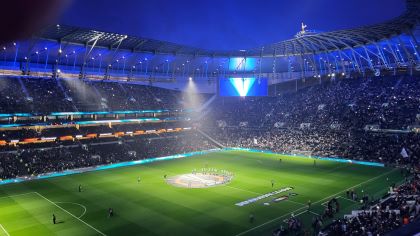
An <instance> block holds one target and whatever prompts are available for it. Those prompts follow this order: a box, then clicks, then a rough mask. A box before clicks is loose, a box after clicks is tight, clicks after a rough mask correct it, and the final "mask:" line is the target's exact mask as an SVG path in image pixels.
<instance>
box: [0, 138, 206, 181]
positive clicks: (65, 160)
mask: <svg viewBox="0 0 420 236" xmlns="http://www.w3.org/2000/svg"><path fill="white" fill-rule="evenodd" d="M27 147H28V146H27ZM30 147H31V148H24V146H23V147H22V148H19V149H18V150H16V151H12V152H1V153H0V157H1V158H0V179H10V178H15V177H24V176H33V175H39V174H42V173H50V172H59V171H65V170H71V169H76V168H83V167H89V166H96V165H103V164H112V163H118V162H123V161H132V160H141V159H146V158H153V157H161V156H168V155H175V154H183V153H188V152H194V151H200V150H208V149H212V148H214V146H213V144H212V143H211V142H209V141H208V140H207V139H205V138H204V137H202V136H201V135H200V134H198V133H197V132H195V131H184V132H180V133H166V134H159V135H157V134H150V135H143V136H135V137H127V138H119V139H110V140H107V141H106V142H104V141H100V142H99V141H96V142H95V141H91V142H85V143H83V142H79V143H77V144H73V145H61V146H57V145H50V146H48V147H44V148H40V147H39V146H38V147H37V146H36V145H35V146H30Z"/></svg>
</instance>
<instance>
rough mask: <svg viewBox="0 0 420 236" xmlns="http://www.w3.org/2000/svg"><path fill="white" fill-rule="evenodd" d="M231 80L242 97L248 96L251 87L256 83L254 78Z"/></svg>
mask: <svg viewBox="0 0 420 236" xmlns="http://www.w3.org/2000/svg"><path fill="white" fill-rule="evenodd" d="M229 80H230V83H231V84H232V85H233V87H235V89H236V91H237V92H238V93H239V96H241V97H245V96H247V95H248V92H249V89H250V88H251V87H252V85H254V83H255V79H253V78H230V79H229Z"/></svg>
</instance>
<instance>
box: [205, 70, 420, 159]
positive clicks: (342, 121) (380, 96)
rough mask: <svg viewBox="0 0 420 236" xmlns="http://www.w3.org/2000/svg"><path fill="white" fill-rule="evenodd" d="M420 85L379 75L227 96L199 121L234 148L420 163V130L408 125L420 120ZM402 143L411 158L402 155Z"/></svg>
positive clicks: (411, 80) (403, 79) (417, 81)
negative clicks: (256, 95) (258, 95)
mask: <svg viewBox="0 0 420 236" xmlns="http://www.w3.org/2000/svg"><path fill="white" fill-rule="evenodd" d="M419 90H420V80H418V79H415V78H412V77H389V78H382V77H375V78H371V79H344V80H339V81H332V82H328V83H325V84H320V85H316V86H313V87H310V88H305V89H303V90H302V91H298V92H296V93H293V94H285V95H282V96H279V97H262V98H220V99H218V101H217V102H216V103H215V104H213V106H212V107H213V113H212V114H210V115H209V116H208V118H207V119H206V120H204V121H203V122H202V123H201V124H200V125H201V127H202V128H203V129H204V130H206V131H207V132H208V133H209V134H211V135H212V136H213V137H214V138H216V140H218V141H220V142H221V143H222V144H224V145H226V146H230V147H244V148H258V149H269V150H272V151H275V152H282V153H293V152H294V151H303V152H306V153H310V154H311V155H314V156H325V157H341V158H349V159H357V160H368V161H379V162H385V163H392V164H401V163H404V164H409V163H418V162H420V135H419V134H416V133H415V132H412V131H413V129H408V127H416V126H418V125H419V122H420V119H419V116H420V93H418V92H417V91H419ZM367 125H371V126H374V128H373V129H371V128H369V129H366V126H367ZM403 148H404V150H405V151H406V152H407V154H408V157H407V156H405V155H401V152H402V150H403Z"/></svg>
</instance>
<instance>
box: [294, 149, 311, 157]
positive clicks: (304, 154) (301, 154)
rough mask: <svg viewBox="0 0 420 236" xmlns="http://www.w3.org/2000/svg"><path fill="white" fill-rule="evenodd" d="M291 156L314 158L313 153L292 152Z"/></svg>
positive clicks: (303, 151)
mask: <svg viewBox="0 0 420 236" xmlns="http://www.w3.org/2000/svg"><path fill="white" fill-rule="evenodd" d="M291 154H292V155H294V156H307V157H312V151H305V150H292V152H291Z"/></svg>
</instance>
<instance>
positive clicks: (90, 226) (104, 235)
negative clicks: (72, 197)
mask: <svg viewBox="0 0 420 236" xmlns="http://www.w3.org/2000/svg"><path fill="white" fill-rule="evenodd" d="M35 193H36V194H38V196H40V197H42V198H43V199H45V200H47V201H48V202H50V203H51V204H53V205H54V206H56V207H58V208H60V209H61V210H62V211H64V212H66V213H67V214H69V215H71V216H72V217H74V218H75V219H77V220H79V221H80V222H82V223H83V224H85V225H87V226H89V228H91V229H93V230H95V231H96V232H98V233H99V234H101V235H103V236H106V234H104V233H102V232H101V231H99V230H98V229H96V228H95V227H93V226H92V225H90V224H88V223H86V222H85V221H83V220H81V219H80V218H77V216H75V215H73V214H72V213H70V212H69V211H67V210H66V209H64V208H62V207H60V206H59V205H57V204H56V203H54V202H53V201H51V200H50V199H48V198H46V197H44V196H43V195H42V194H40V193H38V192H35Z"/></svg>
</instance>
